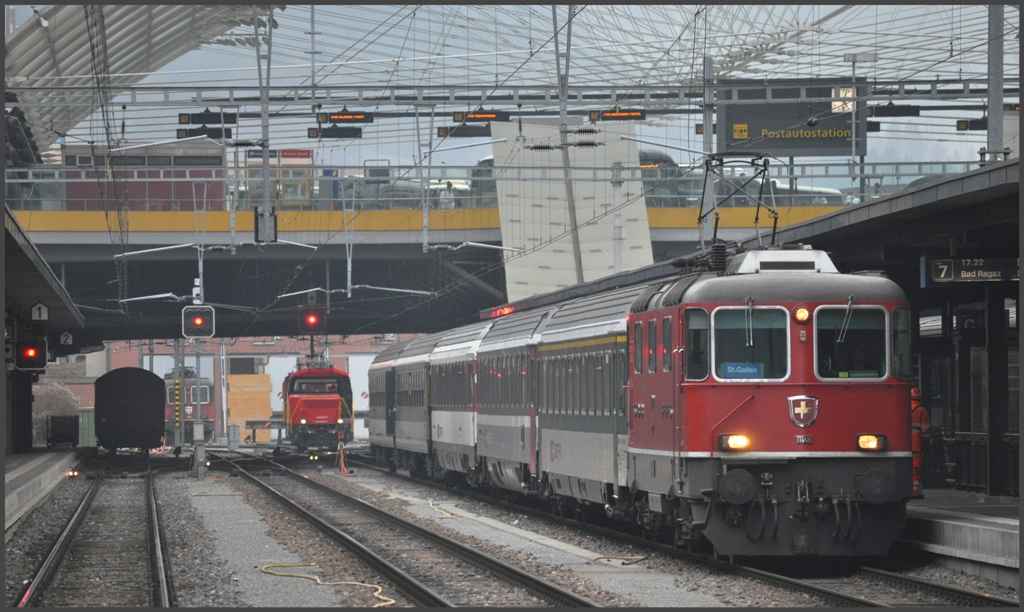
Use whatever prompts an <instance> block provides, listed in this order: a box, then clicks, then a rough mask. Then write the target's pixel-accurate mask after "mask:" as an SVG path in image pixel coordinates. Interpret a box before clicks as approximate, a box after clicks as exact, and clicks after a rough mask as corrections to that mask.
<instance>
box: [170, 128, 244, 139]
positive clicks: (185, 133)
mask: <svg viewBox="0 0 1024 612" xmlns="http://www.w3.org/2000/svg"><path fill="white" fill-rule="evenodd" d="M194 136H206V137H207V138H220V139H224V138H231V128H219V127H206V126H205V125H204V126H203V127H199V128H192V129H188V128H179V129H178V132H177V137H178V139H181V138H192V137H194Z"/></svg>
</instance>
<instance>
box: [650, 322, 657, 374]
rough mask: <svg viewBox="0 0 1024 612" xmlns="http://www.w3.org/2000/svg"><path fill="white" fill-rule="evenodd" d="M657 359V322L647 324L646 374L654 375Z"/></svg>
mask: <svg viewBox="0 0 1024 612" xmlns="http://www.w3.org/2000/svg"><path fill="white" fill-rule="evenodd" d="M657 359H658V320H657V319H651V320H650V321H648V322H647V372H648V373H650V374H654V372H655V370H656V368H655V363H656V362H657Z"/></svg>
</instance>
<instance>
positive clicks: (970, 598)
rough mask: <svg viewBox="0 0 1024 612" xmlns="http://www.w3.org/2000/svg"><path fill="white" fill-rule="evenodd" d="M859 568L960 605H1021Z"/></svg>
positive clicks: (915, 579) (909, 577)
mask: <svg viewBox="0 0 1024 612" xmlns="http://www.w3.org/2000/svg"><path fill="white" fill-rule="evenodd" d="M857 569H858V571H861V572H864V573H866V574H869V575H871V576H872V577H873V578H877V579H881V580H883V581H885V582H888V583H890V584H896V585H908V584H910V585H913V586H914V587H917V588H920V589H923V590H925V591H928V592H930V593H932V594H934V595H938V596H939V597H944V598H947V599H951V600H953V601H955V602H956V603H957V604H958V605H963V606H970V607H992V608H1018V607H1020V602H1019V601H1017V600H1015V599H1006V598H1004V597H996V596H994V595H989V594H987V593H978V592H977V591H969V590H967V589H961V588H960V587H955V586H950V585H945V584H938V583H936V582H930V581H928V580H922V579H921V578H915V577H913V576H904V575H902V574H895V573H893V572H888V571H885V570H883V569H879V568H877V567H868V566H861V567H859V568H857Z"/></svg>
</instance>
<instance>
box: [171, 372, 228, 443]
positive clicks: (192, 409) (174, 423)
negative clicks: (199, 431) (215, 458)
mask: <svg viewBox="0 0 1024 612" xmlns="http://www.w3.org/2000/svg"><path fill="white" fill-rule="evenodd" d="M164 385H165V395H166V398H165V402H164V443H165V444H166V445H167V446H172V445H173V442H174V439H175V432H177V430H178V428H179V426H181V425H184V427H182V428H181V431H182V435H183V439H182V440H181V443H183V444H192V441H193V437H194V431H193V430H194V428H193V425H192V423H193V422H194V421H195V420H196V418H197V417H198V416H200V415H201V416H202V420H203V421H204V426H203V435H204V439H205V440H206V441H210V440H211V439H212V438H213V433H214V421H215V419H216V410H217V407H216V404H214V402H213V396H212V395H211V394H212V392H213V381H212V380H211V379H209V378H206V377H202V378H200V379H199V386H198V387H196V371H195V368H188V367H186V368H183V378H181V379H179V380H178V382H177V384H175V378H174V370H173V369H171V370H168V371H167V373H165V374H164Z"/></svg>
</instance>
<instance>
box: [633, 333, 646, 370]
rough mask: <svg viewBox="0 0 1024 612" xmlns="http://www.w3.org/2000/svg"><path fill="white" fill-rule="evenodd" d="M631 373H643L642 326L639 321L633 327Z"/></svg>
mask: <svg viewBox="0 0 1024 612" xmlns="http://www.w3.org/2000/svg"><path fill="white" fill-rule="evenodd" d="M633 371H634V372H636V373H637V374H640V373H641V372H643V371H644V324H643V323H641V322H640V321H637V322H636V324H635V325H633Z"/></svg>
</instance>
